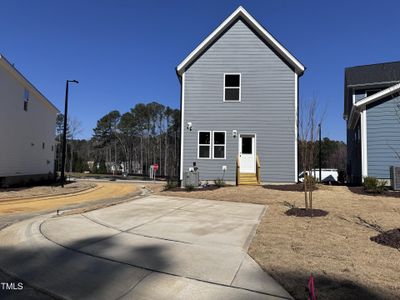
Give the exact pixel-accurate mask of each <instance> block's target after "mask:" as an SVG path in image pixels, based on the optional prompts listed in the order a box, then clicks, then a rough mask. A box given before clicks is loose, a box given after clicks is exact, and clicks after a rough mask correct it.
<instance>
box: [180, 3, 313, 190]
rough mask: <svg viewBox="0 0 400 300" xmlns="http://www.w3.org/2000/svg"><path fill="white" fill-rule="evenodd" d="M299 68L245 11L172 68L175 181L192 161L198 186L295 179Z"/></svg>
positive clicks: (237, 11) (290, 180)
mask: <svg viewBox="0 0 400 300" xmlns="http://www.w3.org/2000/svg"><path fill="white" fill-rule="evenodd" d="M304 70H305V68H304V66H303V65H302V64H301V63H300V62H299V61H298V60H297V59H296V58H295V57H294V56H293V55H292V54H290V53H289V52H288V50H287V49H285V48H284V47H283V46H282V45H281V44H280V43H279V42H278V41H277V40H276V39H275V38H274V37H273V36H272V35H271V34H270V33H269V32H268V31H267V30H265V28H264V27H262V26H261V25H260V24H259V23H258V22H257V21H256V20H255V19H254V18H253V17H252V16H251V15H250V14H249V13H248V12H247V11H246V10H245V9H244V8H242V7H239V8H238V9H237V10H236V11H235V12H233V14H232V15H230V16H229V17H228V18H227V19H226V20H225V21H224V22H223V23H222V24H221V25H220V26H219V27H218V28H216V29H215V30H214V31H213V32H212V33H211V34H210V35H209V36H208V37H207V38H206V39H205V40H204V41H203V42H202V43H201V44H200V45H199V46H198V47H197V48H196V49H195V50H194V51H193V52H192V53H190V54H189V56H188V57H186V58H185V60H183V61H182V63H181V64H180V65H179V66H178V67H177V74H178V77H179V80H180V82H181V114H182V119H181V126H182V128H181V129H182V130H181V163H180V165H181V169H180V179H181V180H182V179H183V176H184V173H185V172H187V171H188V170H189V169H190V168H191V167H193V164H194V163H195V164H196V166H197V167H198V169H199V174H200V179H201V180H203V181H204V180H214V179H216V178H222V177H223V176H224V179H225V180H226V181H233V182H234V181H237V180H238V179H239V183H252V184H254V183H255V184H256V183H257V182H258V183H260V182H277V183H284V182H287V183H289V182H297V180H298V155H297V153H298V150H297V149H298V146H297V136H298V128H297V127H298V120H297V119H298V89H299V86H298V82H299V77H300V76H301V75H302V74H303V73H304ZM257 157H258V159H257ZM257 161H258V162H259V164H258V163H257ZM257 165H259V166H260V168H259V169H258V168H257ZM237 166H239V169H238V173H236V171H237ZM224 169H226V170H225V171H224ZM257 171H259V173H258V172H257Z"/></svg>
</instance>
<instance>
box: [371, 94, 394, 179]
mask: <svg viewBox="0 0 400 300" xmlns="http://www.w3.org/2000/svg"><path fill="white" fill-rule="evenodd" d="M396 103H400V97H397V98H393V97H388V98H387V99H384V100H382V101H379V102H377V103H375V104H374V105H372V106H369V107H367V156H368V175H369V176H375V177H378V178H390V174H389V167H390V166H391V165H397V166H400V160H399V159H398V158H396V155H395V153H394V150H393V149H395V150H396V151H398V152H399V153H400V118H399V117H400V116H397V114H396Z"/></svg>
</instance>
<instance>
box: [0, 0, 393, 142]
mask: <svg viewBox="0 0 400 300" xmlns="http://www.w3.org/2000/svg"><path fill="white" fill-rule="evenodd" d="M239 5H242V6H244V7H245V8H246V10H248V11H249V13H250V14H252V15H253V17H255V18H256V19H257V20H258V21H259V22H260V23H261V24H262V25H263V26H264V27H266V29H267V30H268V31H269V32H270V33H272V34H273V35H274V36H275V37H276V38H277V39H278V40H279V41H280V42H281V43H282V44H283V45H284V46H285V47H286V48H287V49H289V51H290V52H291V53H292V54H294V55H295V56H296V57H297V58H298V59H299V60H300V61H301V62H302V63H303V64H304V65H305V66H306V67H307V70H306V72H305V74H304V76H303V77H302V78H301V80H300V100H301V101H308V100H309V99H311V98H312V97H316V98H317V99H318V101H319V106H320V108H321V109H322V110H325V111H326V115H325V120H324V127H323V135H324V136H328V137H329V138H332V139H340V140H345V123H344V121H343V119H342V114H343V108H342V107H343V74H344V68H345V67H347V66H355V65H362V64H371V63H379V62H386V61H394V60H400V50H399V49H400V39H399V38H398V37H399V35H398V28H399V24H398V21H397V20H398V18H399V11H400V2H398V1H385V0H381V1H366V0H364V1H350V0H348V1H294V0H276V1H272V0H269V1H222V0H218V1H216V0H212V1H204V0H202V1H174V0H169V1H150V0H147V1H122V0H120V1H112V0H109V1H75V0H69V1H41V0H37V1H28V0H26V1H19V0H14V1H2V2H1V10H0V28H1V29H2V30H1V31H2V32H1V44H0V53H2V54H4V55H5V56H6V57H7V58H8V59H9V60H10V61H11V62H13V63H14V64H15V66H16V67H17V68H18V69H19V70H20V71H21V72H22V73H23V74H24V75H25V76H26V77H27V78H28V79H29V80H30V81H31V82H32V83H33V84H34V85H35V86H36V87H37V88H38V89H39V90H41V91H42V93H43V94H44V95H46V96H47V97H48V98H49V99H50V100H51V101H52V102H53V103H54V104H55V105H56V106H57V107H58V108H59V109H61V110H62V109H63V102H64V93H65V80H66V79H77V80H79V81H80V84H79V85H76V86H72V87H71V89H70V114H71V115H72V116H74V117H76V118H78V119H79V120H80V121H81V122H82V125H83V133H82V134H81V137H82V138H89V137H90V136H91V134H92V129H93V128H94V127H95V125H96V121H97V120H98V119H99V118H100V117H101V116H103V115H104V114H106V113H107V112H109V111H111V110H113V109H118V110H119V111H121V112H122V113H123V112H126V111H128V110H129V109H130V108H131V107H133V106H134V105H135V104H136V103H138V102H145V103H146V102H150V101H158V102H161V103H163V104H165V105H169V106H171V107H175V108H178V107H179V82H178V79H177V77H176V74H175V67H176V66H177V65H178V64H179V63H180V62H181V61H182V60H183V59H184V58H185V57H186V55H187V54H188V53H190V52H191V51H192V50H193V49H194V48H195V47H196V46H197V45H198V44H199V43H200V42H201V41H202V40H203V39H204V38H205V37H206V36H207V35H208V34H210V33H211V32H212V30H214V29H215V28H216V27H217V26H218V25H219V24H220V23H221V22H222V21H223V20H224V19H225V18H226V17H228V16H229V15H230V14H231V13H232V12H233V11H234V10H235V9H236V8H237V7H238V6H239Z"/></svg>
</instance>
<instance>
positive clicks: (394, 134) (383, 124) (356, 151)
mask: <svg viewBox="0 0 400 300" xmlns="http://www.w3.org/2000/svg"><path fill="white" fill-rule="evenodd" d="M399 82H400V62H389V63H381V64H373V65H366V66H357V67H352V68H346V69H345V86H344V92H345V93H344V119H345V120H346V124H347V173H348V178H349V181H350V182H351V183H353V184H359V183H361V182H362V180H363V178H364V177H366V176H373V177H376V178H378V179H383V180H389V179H390V166H393V165H394V166H399V165H400V97H399V91H400V84H399Z"/></svg>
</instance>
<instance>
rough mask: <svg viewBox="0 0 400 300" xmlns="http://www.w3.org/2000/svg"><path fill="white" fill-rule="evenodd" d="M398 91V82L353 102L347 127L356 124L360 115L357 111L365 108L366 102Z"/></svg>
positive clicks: (372, 101) (399, 87) (399, 88)
mask: <svg viewBox="0 0 400 300" xmlns="http://www.w3.org/2000/svg"><path fill="white" fill-rule="evenodd" d="M399 91H400V83H397V84H395V85H392V86H391V87H388V88H387V89H384V90H382V91H380V92H377V93H375V94H373V95H371V96H368V97H365V98H363V99H362V100H360V101H357V102H355V103H354V105H353V106H352V108H351V111H350V116H349V118H348V121H347V128H353V127H354V126H355V125H356V124H357V120H358V117H359V115H360V114H359V112H360V111H362V110H364V109H366V106H367V105H368V104H372V103H374V102H376V101H378V100H381V99H382V98H385V97H387V96H389V95H391V94H393V93H396V92H399ZM353 94H354V92H353ZM354 118H355V119H354Z"/></svg>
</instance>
